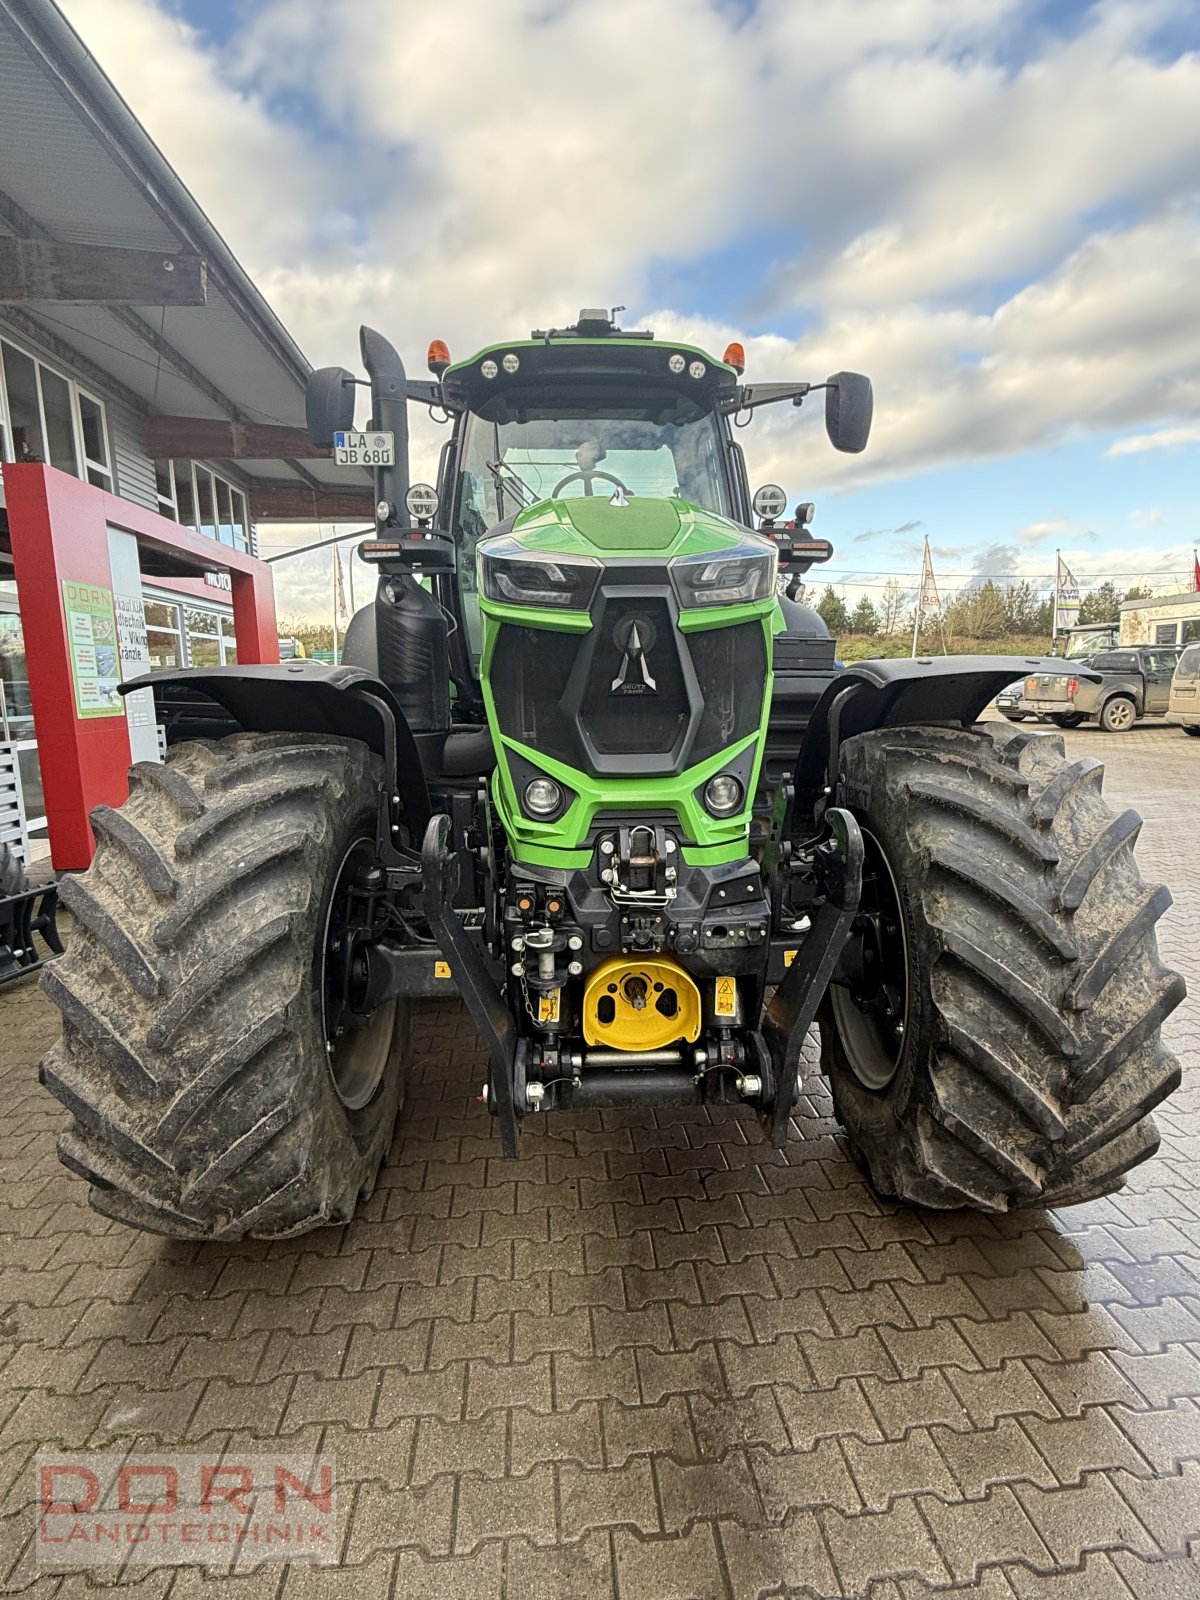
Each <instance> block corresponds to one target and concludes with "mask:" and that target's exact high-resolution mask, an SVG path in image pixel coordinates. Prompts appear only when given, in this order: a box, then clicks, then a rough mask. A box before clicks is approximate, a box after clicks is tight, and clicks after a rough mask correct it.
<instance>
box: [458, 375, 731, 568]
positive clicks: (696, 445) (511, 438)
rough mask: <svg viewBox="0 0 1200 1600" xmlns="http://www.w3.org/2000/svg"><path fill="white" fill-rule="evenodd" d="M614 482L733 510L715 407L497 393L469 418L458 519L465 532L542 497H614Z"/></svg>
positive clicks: (631, 490)
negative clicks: (579, 401)
mask: <svg viewBox="0 0 1200 1600" xmlns="http://www.w3.org/2000/svg"><path fill="white" fill-rule="evenodd" d="M618 488H621V489H623V490H624V491H625V493H626V494H629V495H654V496H667V495H679V496H680V497H681V498H682V499H684V500H690V501H692V502H693V503H694V504H695V505H698V506H703V507H704V509H705V510H706V511H715V512H717V513H718V514H719V515H721V516H725V517H727V516H729V515H730V504H729V491H728V484H727V481H726V474H725V469H724V461H723V457H722V450H721V440H720V436H719V434H718V432H717V424H716V420H715V418H714V417H713V415H712V413H711V412H709V411H705V410H702V409H701V408H700V407H698V406H697V405H696V403H695V402H694V401H691V400H688V399H686V398H685V397H682V396H680V395H678V394H674V393H670V392H667V393H664V394H661V395H657V396H654V395H651V396H645V397H639V399H638V401H637V402H636V403H635V404H632V405H631V404H625V403H617V402H614V403H612V404H609V405H603V406H598V405H596V404H594V403H593V404H591V405H587V406H580V407H573V406H568V405H564V404H559V405H545V406H543V405H536V406H531V405H528V404H521V403H519V401H518V399H517V398H516V397H512V398H510V397H509V396H506V395H503V394H501V395H497V397H496V399H495V401H494V402H492V403H490V404H489V405H488V406H486V407H484V408H483V410H482V411H481V412H479V413H472V414H471V415H470V416H469V417H467V419H466V437H465V440H464V444H463V451H462V455H461V457H460V475H459V522H460V526H461V527H462V530H463V532H464V534H466V535H467V536H468V538H469V537H470V536H471V535H472V534H474V537H476V538H478V537H479V533H480V532H482V531H483V530H484V529H487V528H491V527H494V526H495V525H496V523H498V522H502V521H503V520H504V519H505V518H506V517H511V516H512V515H514V513H515V512H517V511H520V510H522V509H523V508H524V507H525V506H527V505H536V503H537V502H538V501H539V500H548V499H550V498H551V497H552V496H553V497H555V498H557V499H573V498H575V497H576V496H579V495H588V494H594V495H600V494H602V495H604V497H605V498H606V499H611V497H612V496H613V494H615V493H616V491H617V489H618ZM480 524H482V527H480ZM477 529H478V530H479V531H478V532H477V531H476V530H477Z"/></svg>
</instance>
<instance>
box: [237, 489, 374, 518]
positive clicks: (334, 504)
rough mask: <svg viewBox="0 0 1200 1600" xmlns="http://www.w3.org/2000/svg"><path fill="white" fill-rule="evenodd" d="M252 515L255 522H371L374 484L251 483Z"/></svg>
mask: <svg viewBox="0 0 1200 1600" xmlns="http://www.w3.org/2000/svg"><path fill="white" fill-rule="evenodd" d="M248 492H249V495H250V515H251V517H252V518H253V520H254V521H255V522H363V523H367V522H370V521H371V519H372V514H373V511H374V501H373V498H372V494H371V485H370V484H369V483H364V484H363V486H362V488H361V489H326V490H324V491H318V490H316V489H311V488H310V487H309V486H308V484H306V483H263V482H262V481H261V480H259V481H258V482H253V481H252V482H251V484H250V488H249V491H248Z"/></svg>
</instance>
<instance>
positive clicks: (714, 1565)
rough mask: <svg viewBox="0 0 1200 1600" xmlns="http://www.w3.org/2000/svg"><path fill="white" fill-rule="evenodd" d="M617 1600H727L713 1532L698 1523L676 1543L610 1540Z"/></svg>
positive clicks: (622, 1535) (628, 1537) (622, 1534)
mask: <svg viewBox="0 0 1200 1600" xmlns="http://www.w3.org/2000/svg"><path fill="white" fill-rule="evenodd" d="M613 1549H614V1551H615V1553H616V1566H617V1595H618V1597H619V1600H649V1597H650V1596H653V1597H654V1600H726V1588H725V1580H724V1576H723V1574H722V1571H721V1559H720V1554H719V1551H718V1549H717V1543H716V1538H715V1536H714V1533H713V1530H712V1528H711V1527H709V1526H708V1525H707V1524H706V1523H701V1524H699V1526H697V1527H696V1528H694V1529H693V1530H692V1531H691V1532H690V1533H686V1534H683V1535H682V1536H681V1537H679V1538H675V1539H638V1538H636V1537H635V1536H634V1535H633V1534H630V1533H627V1532H626V1531H625V1530H623V1529H622V1530H619V1531H618V1532H617V1533H616V1535H615V1536H614V1539H613Z"/></svg>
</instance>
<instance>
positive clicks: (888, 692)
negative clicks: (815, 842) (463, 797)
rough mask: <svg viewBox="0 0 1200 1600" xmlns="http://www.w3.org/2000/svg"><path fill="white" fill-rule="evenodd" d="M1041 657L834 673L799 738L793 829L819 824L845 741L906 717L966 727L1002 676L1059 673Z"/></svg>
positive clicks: (887, 665)
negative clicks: (833, 677)
mask: <svg viewBox="0 0 1200 1600" xmlns="http://www.w3.org/2000/svg"><path fill="white" fill-rule="evenodd" d="M1062 666H1063V663H1062V661H1061V660H1060V659H1059V658H1057V657H1046V656H932V657H924V658H918V659H917V660H915V661H913V660H909V659H907V658H904V657H901V658H899V659H895V660H877V661H855V662H852V663H851V664H850V665H849V666H847V667H846V669H845V671H844V672H840V673H839V674H838V676H837V677H836V678H835V679H834V681H833V682H832V683H831V684H830V685H829V687H828V688H827V689H826V690H825V692H824V693H823V694H822V696H821V698H820V699H819V700H818V701H817V704H816V705H815V707H814V708H813V713H812V717H811V719H810V721H809V724H808V727H807V728H806V729H805V732H804V737H803V739H802V740H801V742H800V754H799V757H798V759H797V761H796V766H795V775H794V778H793V784H794V787H795V799H794V801H793V804H792V819H793V820H792V835H793V837H794V838H807V837H810V836H811V835H812V834H814V833H816V832H818V831H819V830H820V825H821V817H822V815H823V814H824V810H825V805H826V803H827V801H828V800H829V799H830V798H831V795H832V790H833V787H834V780H835V778H836V774H837V767H838V752H839V750H840V749H841V745H842V742H843V740H846V739H852V738H853V737H854V735H855V734H858V733H869V732H870V731H871V730H873V729H875V728H891V727H898V726H900V725H902V724H904V723H931V722H940V723H952V724H956V725H959V726H962V727H970V726H971V724H972V723H973V722H974V721H975V720H976V718H977V717H978V716H979V713H980V712H981V711H982V710H983V708H984V707H985V706H986V705H987V704H988V702H989V701H990V700H993V699H994V698H995V696H996V695H997V694H999V692H1000V690H1001V689H1003V688H1004V686H1005V684H1006V683H1011V682H1012V681H1013V679H1014V678H1020V677H1024V676H1026V675H1027V674H1029V673H1031V672H1046V671H1051V672H1060V671H1061V670H1062Z"/></svg>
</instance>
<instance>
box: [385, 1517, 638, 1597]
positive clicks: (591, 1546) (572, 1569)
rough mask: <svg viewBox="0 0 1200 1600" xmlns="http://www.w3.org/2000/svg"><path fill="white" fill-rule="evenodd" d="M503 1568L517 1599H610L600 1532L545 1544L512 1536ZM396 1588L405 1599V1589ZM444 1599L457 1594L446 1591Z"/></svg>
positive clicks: (608, 1560)
mask: <svg viewBox="0 0 1200 1600" xmlns="http://www.w3.org/2000/svg"><path fill="white" fill-rule="evenodd" d="M507 1570H508V1584H509V1588H508V1593H509V1594H510V1595H512V1596H514V1597H519V1600H568V1597H569V1600H612V1594H613V1560H612V1547H611V1544H610V1541H609V1537H608V1535H607V1533H604V1532H597V1533H589V1534H585V1536H584V1537H583V1538H582V1539H581V1540H580V1541H579V1542H578V1544H574V1545H562V1544H560V1545H557V1546H551V1547H549V1548H538V1547H536V1546H534V1545H531V1544H529V1543H528V1542H527V1541H526V1540H524V1539H519V1538H518V1539H513V1540H512V1541H511V1542H510V1543H509V1545H508V1548H507ZM398 1592H399V1593H400V1594H403V1595H404V1600H408V1592H407V1591H406V1590H400V1591H398ZM497 1592H498V1591H497ZM447 1600H459V1596H458V1594H457V1593H456V1594H455V1595H454V1596H453V1597H451V1595H450V1593H449V1592H447ZM462 1600H470V1595H469V1592H464V1593H463V1594H462Z"/></svg>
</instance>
